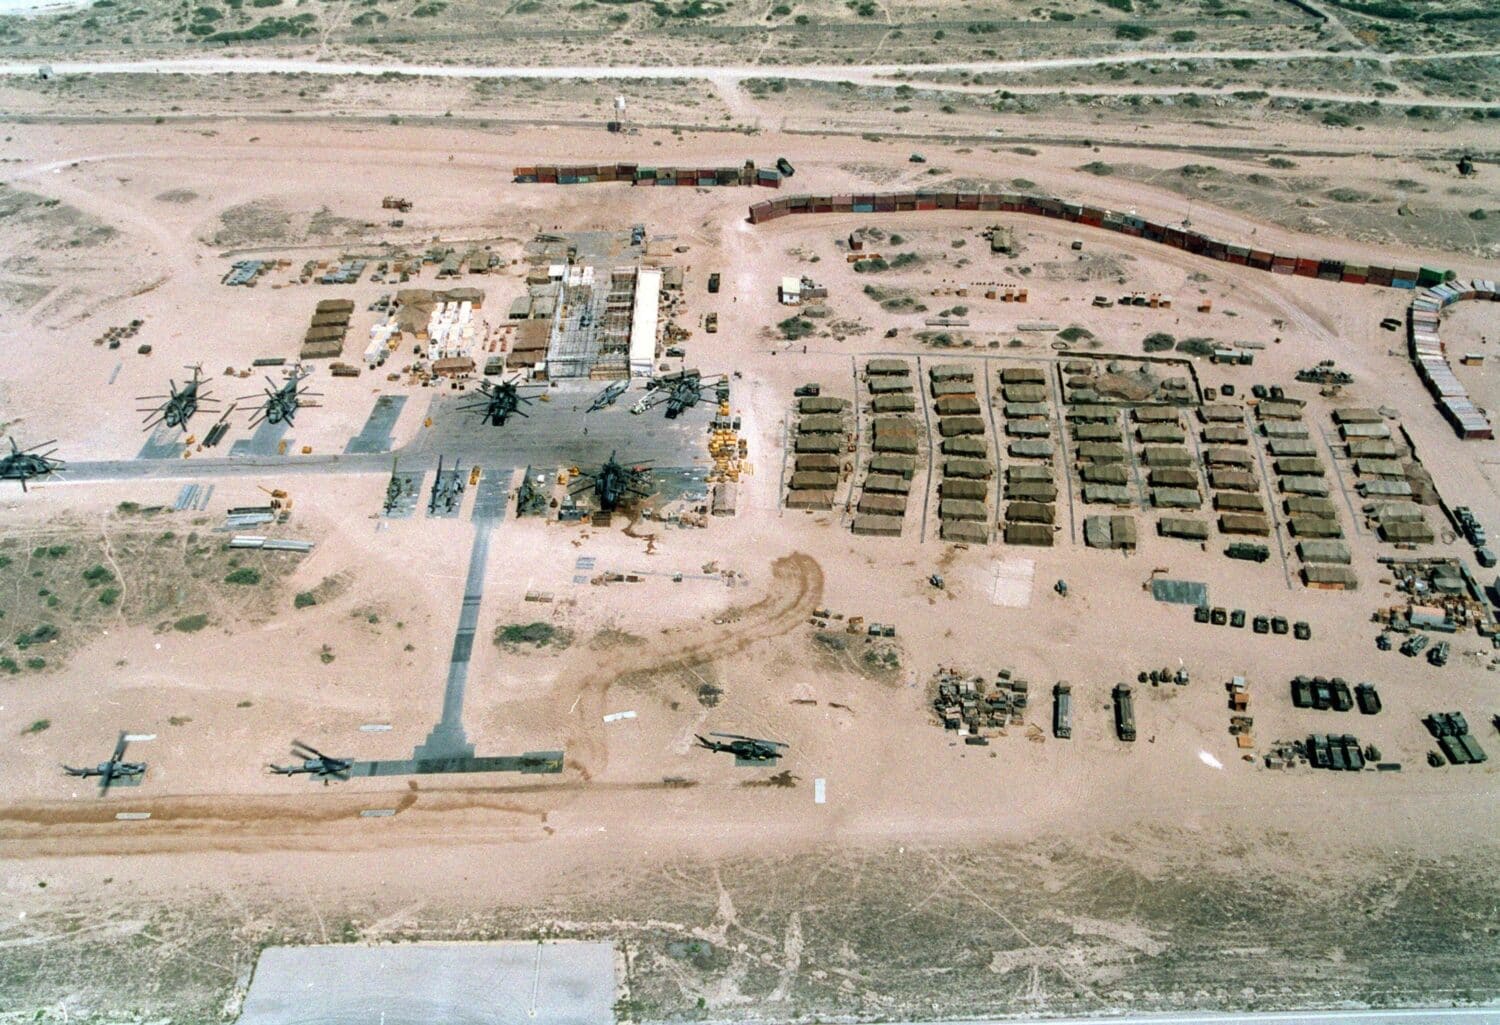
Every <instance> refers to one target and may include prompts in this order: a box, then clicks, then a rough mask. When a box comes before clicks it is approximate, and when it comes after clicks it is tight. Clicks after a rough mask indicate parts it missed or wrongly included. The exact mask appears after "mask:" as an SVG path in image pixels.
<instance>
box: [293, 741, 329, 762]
mask: <svg viewBox="0 0 1500 1025" xmlns="http://www.w3.org/2000/svg"><path fill="white" fill-rule="evenodd" d="M298 748H301V749H302V750H303V751H309V752H311V753H312V755H313V757H315V758H324V757H325V756H324V754H323V752H322V751H319V750H318V749H317V748H315V747H313V746H312V745H311V744H305V743H303V742H302V741H300V740H294V741H292V753H293V754H295V755H297V757H299V758H300V757H302V755H301V754H300V753H299V752H298V750H297V749H298Z"/></svg>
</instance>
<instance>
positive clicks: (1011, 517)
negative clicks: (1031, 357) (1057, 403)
mask: <svg viewBox="0 0 1500 1025" xmlns="http://www.w3.org/2000/svg"><path fill="white" fill-rule="evenodd" d="M1000 397H1001V398H1002V399H1003V400H1004V412H1005V435H1006V452H1007V453H1008V454H1009V455H1010V457H1011V459H1012V460H1013V461H1012V463H1011V465H1010V466H1008V467H1007V468H1006V471H1005V514H1004V519H1005V527H1004V532H1005V543H1006V544H1011V545H1033V546H1036V547H1042V548H1050V547H1052V544H1053V539H1054V537H1055V536H1056V534H1057V527H1056V523H1057V480H1056V476H1055V474H1056V464H1055V461H1054V459H1053V455H1054V445H1053V440H1052V424H1053V413H1052V391H1051V389H1050V388H1049V387H1048V385H1047V373H1046V371H1045V370H1043V369H1042V368H1040V367H1005V368H1003V369H1002V370H1001V371H1000Z"/></svg>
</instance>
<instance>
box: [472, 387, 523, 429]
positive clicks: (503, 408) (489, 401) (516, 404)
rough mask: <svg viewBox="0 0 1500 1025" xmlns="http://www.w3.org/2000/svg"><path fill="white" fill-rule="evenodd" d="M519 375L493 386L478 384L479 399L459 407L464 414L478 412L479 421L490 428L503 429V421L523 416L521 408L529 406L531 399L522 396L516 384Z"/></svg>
mask: <svg viewBox="0 0 1500 1025" xmlns="http://www.w3.org/2000/svg"><path fill="white" fill-rule="evenodd" d="M520 380H521V375H520V374H517V375H516V376H515V377H512V378H510V379H509V380H505V381H501V382H500V383H499V384H493V383H491V382H489V381H480V382H479V397H478V398H477V399H475V400H474V401H473V402H470V403H467V404H465V405H462V406H459V407H458V408H459V409H461V410H464V411H466V412H468V411H472V410H478V411H479V416H480V419H482V420H488V421H489V423H490V425H491V426H494V427H504V426H505V421H507V420H509V419H510V418H511V415H512V414H515V415H516V416H525V415H526V413H525V412H523V411H522V409H521V406H523V405H527V406H529V405H531V402H532V399H531V396H529V395H522V394H521V390H520V388H518V387H517V382H519V381H520Z"/></svg>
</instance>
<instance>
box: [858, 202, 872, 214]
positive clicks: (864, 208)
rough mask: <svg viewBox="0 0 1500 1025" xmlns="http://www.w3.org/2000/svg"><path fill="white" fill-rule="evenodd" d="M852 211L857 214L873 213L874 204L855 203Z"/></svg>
mask: <svg viewBox="0 0 1500 1025" xmlns="http://www.w3.org/2000/svg"><path fill="white" fill-rule="evenodd" d="M854 212H855V213H857V214H873V213H874V212H875V206H874V204H872V203H855V204H854Z"/></svg>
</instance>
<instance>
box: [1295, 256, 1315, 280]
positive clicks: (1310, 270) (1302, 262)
mask: <svg viewBox="0 0 1500 1025" xmlns="http://www.w3.org/2000/svg"><path fill="white" fill-rule="evenodd" d="M1293 273H1294V274H1296V275H1297V276H1298V277H1303V278H1315V277H1317V276H1318V261H1317V260H1307V259H1303V258H1302V257H1300V256H1299V257H1298V258H1297V266H1296V269H1295V270H1294V271H1293Z"/></svg>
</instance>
